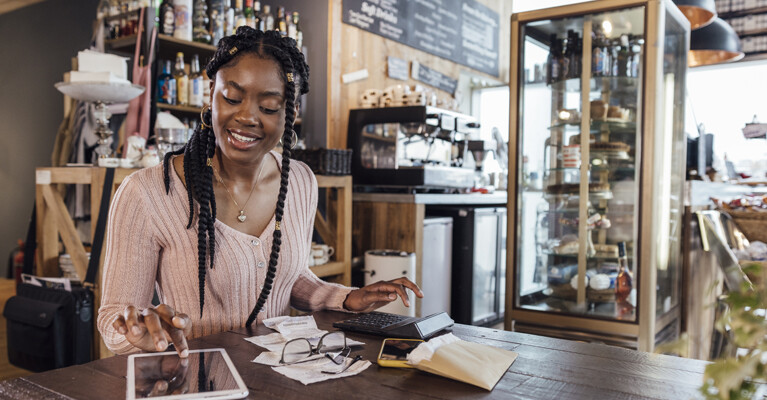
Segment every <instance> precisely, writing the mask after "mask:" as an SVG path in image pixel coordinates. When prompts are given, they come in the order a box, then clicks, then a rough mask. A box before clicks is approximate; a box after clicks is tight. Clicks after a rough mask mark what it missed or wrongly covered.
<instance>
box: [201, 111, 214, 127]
mask: <svg viewBox="0 0 767 400" xmlns="http://www.w3.org/2000/svg"><path fill="white" fill-rule="evenodd" d="M206 108H207V109H208V110H210V106H205V107H203V108H202V110H201V111H200V125H202V128H203V129H212V128H213V127H212V126H210V125H209V124H206V123H205V109H206ZM210 123H211V124H212V123H213V121H211V122H210Z"/></svg>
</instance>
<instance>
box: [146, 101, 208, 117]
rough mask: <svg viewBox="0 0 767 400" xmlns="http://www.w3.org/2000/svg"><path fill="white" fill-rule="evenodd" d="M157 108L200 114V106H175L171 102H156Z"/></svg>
mask: <svg viewBox="0 0 767 400" xmlns="http://www.w3.org/2000/svg"><path fill="white" fill-rule="evenodd" d="M157 109H158V110H167V111H176V112H182V113H188V114H195V115H200V112H202V108H201V107H192V106H176V105H173V104H165V103H157Z"/></svg>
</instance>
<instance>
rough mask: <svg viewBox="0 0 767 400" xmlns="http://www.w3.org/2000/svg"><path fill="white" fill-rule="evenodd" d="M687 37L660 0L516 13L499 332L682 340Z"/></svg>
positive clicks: (646, 343)
mask: <svg viewBox="0 0 767 400" xmlns="http://www.w3.org/2000/svg"><path fill="white" fill-rule="evenodd" d="M689 36H690V28H689V24H688V22H687V20H686V19H685V17H684V16H683V14H682V13H681V12H680V11H679V10H678V9H677V8H676V6H675V5H674V4H673V3H672V2H671V1H665V0H664V1H660V0H655V1H649V0H645V1H630V0H604V1H593V2H588V3H580V4H575V5H570V6H564V7H556V8H550V9H545V10H537V11H530V12H525V13H519V14H514V15H513V16H512V26H511V43H512V48H511V60H512V64H511V71H510V74H511V76H510V93H511V99H512V101H511V109H510V116H511V121H510V140H509V147H510V152H509V154H511V155H512V156H513V157H515V160H516V162H512V163H510V166H509V167H510V171H509V176H510V182H509V188H510V192H509V210H513V212H510V213H509V218H510V221H509V224H508V227H509V231H508V240H509V242H508V246H507V247H508V249H509V257H508V268H507V271H508V275H507V282H508V285H509V286H508V293H510V294H511V295H510V296H508V297H507V309H509V310H510V312H507V313H506V321H505V322H506V328H507V329H513V330H516V331H522V332H529V333H535V334H543V335H549V336H557V337H564V338H575V339H581V340H594V341H600V342H604V343H610V344H616V345H621V346H625V347H630V348H638V349H641V350H646V351H650V350H652V349H653V348H654V346H655V345H656V344H657V343H659V342H663V341H666V340H669V339H672V338H675V337H676V336H678V333H679V315H680V283H681V282H680V272H681V268H682V254H681V233H682V232H681V229H682V212H683V188H684V177H685V175H684V174H685V150H686V149H685V136H684V129H683V128H684V96H685V73H686V68H687V51H688V48H689Z"/></svg>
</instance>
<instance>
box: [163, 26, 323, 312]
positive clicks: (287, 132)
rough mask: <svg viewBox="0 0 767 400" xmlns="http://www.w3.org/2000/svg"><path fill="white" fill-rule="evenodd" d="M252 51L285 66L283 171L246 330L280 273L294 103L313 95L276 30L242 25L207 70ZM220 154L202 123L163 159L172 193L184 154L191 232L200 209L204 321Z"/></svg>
mask: <svg viewBox="0 0 767 400" xmlns="http://www.w3.org/2000/svg"><path fill="white" fill-rule="evenodd" d="M245 53H254V54H257V55H258V56H260V57H264V58H269V59H273V60H275V61H276V62H277V63H278V64H279V65H280V67H281V68H282V73H283V75H282V79H283V82H285V98H286V101H285V128H284V132H283V134H282V143H283V149H282V171H281V176H280V191H279V195H278V196H277V206H276V208H275V221H276V224H275V225H276V226H275V229H274V234H273V240H272V250H271V254H270V256H269V268H268V269H267V272H266V277H265V279H264V287H263V289H262V290H261V293H260V295H259V296H258V300H257V302H256V306H255V307H254V308H253V311H252V312H251V313H250V315H249V316H248V320H247V322H246V326H250V325H251V324H252V323H253V321H254V320H255V318H256V316H257V315H258V313H259V312H260V311H261V309H262V308H263V306H264V304H265V303H266V300H267V298H268V297H269V293H270V292H271V289H272V285H273V283H274V277H275V275H276V273H277V262H278V260H279V254H280V246H281V244H282V232H281V230H280V228H279V226H280V224H281V222H282V217H283V214H284V208H285V198H286V196H287V193H288V177H289V174H290V158H291V155H292V154H291V148H292V146H293V145H294V143H293V135H294V133H293V123H294V121H295V118H296V115H295V104H296V103H295V102H296V100H297V97H298V95H301V94H304V93H307V92H308V91H309V66H308V65H307V64H306V61H305V59H304V55H303V54H302V53H301V51H300V50H298V48H297V47H296V41H295V40H293V39H290V38H287V37H281V36H280V34H279V33H278V32H276V31H269V32H261V31H258V30H255V29H253V28H250V27H247V26H242V27H239V28H238V29H237V33H235V34H234V35H232V36H227V37H224V38H222V39H221V40H220V41H219V43H218V49H217V50H216V53H215V55H214V56H213V58H212V59H211V61H210V62H209V63H208V65H207V67H206V68H205V70H206V72H207V74H208V76H209V77H211V79H215V76H216V72H218V70H219V69H220V68H221V67H223V66H224V65H226V64H228V63H229V62H231V61H232V60H233V59H235V58H236V57H238V56H239V55H241V54H245ZM201 117H202V118H203V121H204V122H205V125H207V126H210V125H212V123H210V121H211V112H210V110H209V109H208V110H206V111H205V112H204V113H203V115H201ZM215 151H216V139H215V135H214V133H213V130H212V129H211V128H210V127H204V125H203V124H199V125H198V126H197V128H196V129H195V131H194V133H193V135H192V137H191V138H190V140H189V142H188V143H187V144H186V145H185V146H184V147H183V148H182V149H180V150H177V151H174V152H170V153H168V154H166V155H165V159H164V163H163V164H164V165H163V169H164V171H163V172H164V179H165V190H166V192H169V191H170V178H169V172H168V171H169V170H168V169H169V164H170V162H169V161H170V159H171V157H173V156H174V155H179V154H182V153H183V154H184V175H185V181H186V187H187V192H188V199H189V209H190V213H189V222H188V223H187V229H190V228H191V227H192V223H193V221H194V214H195V213H194V204H195V203H196V204H197V206H198V211H197V217H198V219H197V229H198V234H197V254H198V279H199V291H200V317H201V318H202V310H203V305H204V304H205V275H206V264H207V262H206V259H209V260H210V268H213V259H214V255H215V241H216V240H215V230H214V224H213V223H214V221H215V219H216V198H215V195H214V194H213V170H212V168H211V167H210V165H209V164H208V160H209V159H210V158H211V157H213V155H214V154H215Z"/></svg>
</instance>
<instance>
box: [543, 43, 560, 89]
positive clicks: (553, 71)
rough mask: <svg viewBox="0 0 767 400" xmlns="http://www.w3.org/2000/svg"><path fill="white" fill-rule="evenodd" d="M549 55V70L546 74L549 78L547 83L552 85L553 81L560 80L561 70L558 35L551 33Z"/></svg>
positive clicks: (547, 63)
mask: <svg viewBox="0 0 767 400" xmlns="http://www.w3.org/2000/svg"><path fill="white" fill-rule="evenodd" d="M549 43H550V45H549V46H550V47H549V56H548V58H547V59H546V65H547V69H548V70H547V71H546V75H547V77H548V79H547V80H546V83H548V84H549V85H551V84H552V83H554V82H556V81H558V80H559V79H560V70H559V67H560V65H559V62H558V58H557V53H558V52H559V49H558V48H557V44H558V43H559V42H558V41H557V35H556V34H553V33H552V34H551V35H549Z"/></svg>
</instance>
